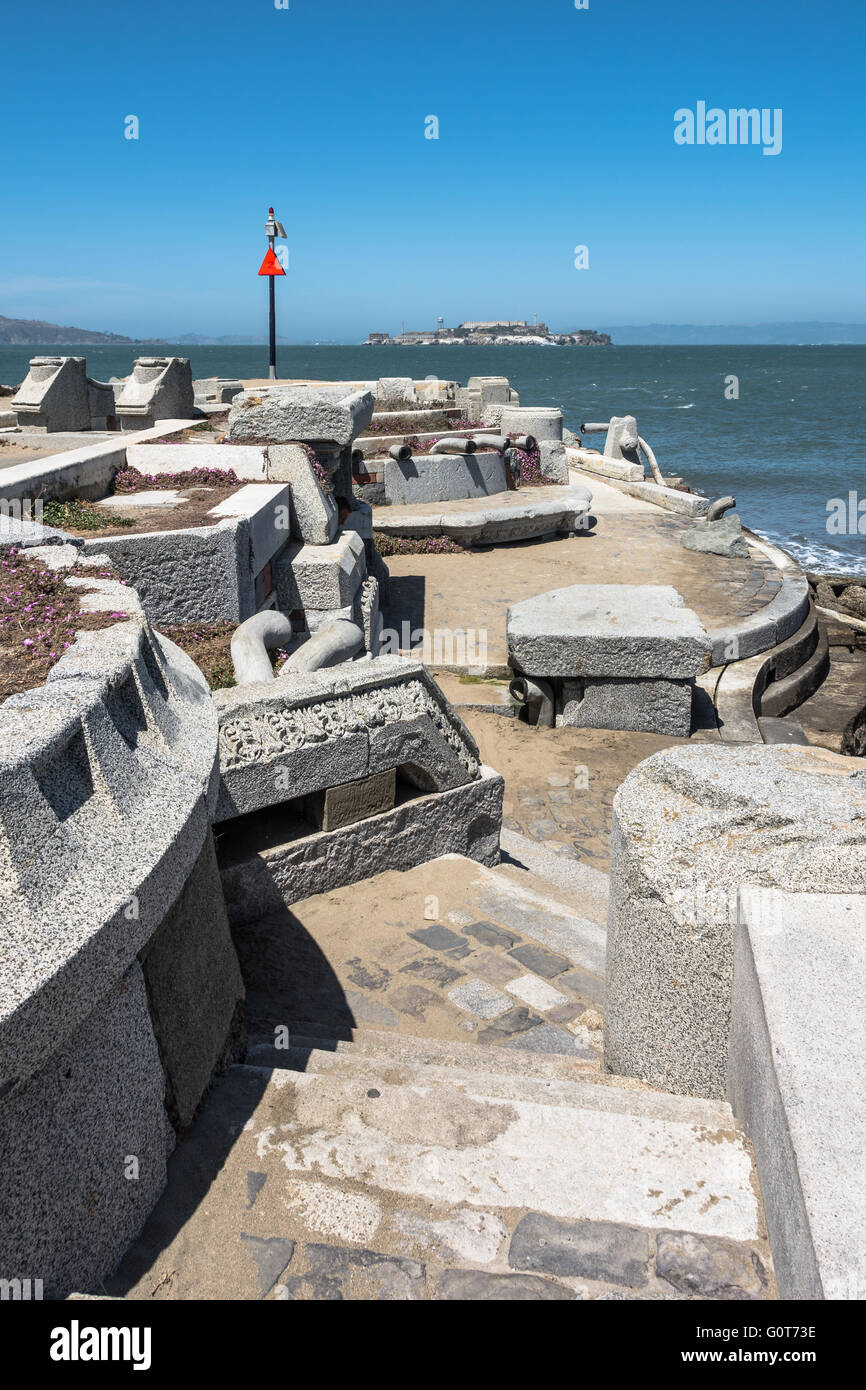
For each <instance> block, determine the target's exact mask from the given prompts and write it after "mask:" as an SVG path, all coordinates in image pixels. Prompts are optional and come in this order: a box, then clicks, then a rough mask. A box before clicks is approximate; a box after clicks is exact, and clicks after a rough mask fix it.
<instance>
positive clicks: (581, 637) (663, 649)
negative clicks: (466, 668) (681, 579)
mask: <svg viewBox="0 0 866 1390" xmlns="http://www.w3.org/2000/svg"><path fill="white" fill-rule="evenodd" d="M507 640H508V654H509V664H510V665H511V667H512V669H513V670H515V671H517V672H519V673H521V674H523V675H526V676H530V677H536V678H539V679H542V680H546V681H547V680H553V681H555V682H556V707H557V716H556V719H557V723H558V724H569V725H574V726H576V727H578V728H596V729H633V730H644V731H647V732H650V733H663V734H664V733H667V734H678V735H683V736H687V735H688V733H689V730H690V724H691V704H692V688H693V686H694V681H695V677H696V676H697V675H699V674H700V673H701V672H702V671H704V670H705V669H706V667H707V665H708V663H709V657H710V650H711V648H710V640H709V638H708V637H707V634H706V632H705V631H704V629H703V626H702V624H701V621H700V619H699V618H698V616H697V614H696V613H693V612H692V611H691V609H689V608H686V606H685V604H684V602H683V599H682V597H681V596H680V595H679V594H678V593H677V592H676V590H675V589H672V588H670V587H669V586H666V585H655V584H573V585H570V586H569V587H568V588H565V589H553V590H550V591H549V592H548V593H546V594H539V595H537V596H536V597H534V598H529V599H524V600H523V601H522V602H520V603H516V604H513V605H512V607H511V608H509V610H508V618H507Z"/></svg>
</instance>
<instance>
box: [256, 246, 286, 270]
mask: <svg viewBox="0 0 866 1390" xmlns="http://www.w3.org/2000/svg"><path fill="white" fill-rule="evenodd" d="M285 273H286V272H285V271H284V270H283V267H282V266H281V265H280V263H279V261H278V260H277V258H276V256H275V255H274V250H273V247H272V246H269V247H268V254H267V255H266V256H265V259H264V260H263V261H262V264H261V268H260V270H259V275H285Z"/></svg>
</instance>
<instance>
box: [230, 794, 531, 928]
mask: <svg viewBox="0 0 866 1390" xmlns="http://www.w3.org/2000/svg"><path fill="white" fill-rule="evenodd" d="M502 785H503V784H502V778H501V777H500V776H499V773H498V772H494V771H493V770H492V769H491V768H486V767H482V768H481V770H480V774H479V776H478V777H476V778H475V779H474V780H473V781H470V782H465V783H463V784H462V785H460V786H457V787H452V788H448V789H447V790H444V791H438V792H432V793H429V794H426V795H424V794H422V795H418V796H415V797H413V798H411V799H410V800H403V801H402V802H401V804H400V805H398V806H397V807H396V808H395V809H394V810H393V811H386V812H383V813H382V814H380V815H374V816H369V817H368V818H367V819H365V820H361V821H357V822H356V823H355V824H353V825H350V826H346V827H345V828H344V829H342V830H332V831H324V830H323V831H319V832H312V833H303V831H304V830H306V831H307V832H311V830H312V827H310V826H305V827H303V830H302V831H301V833H300V834H298V836H297V838H295V839H292V840H286V842H285V843H284V844H278V845H276V846H274V847H273V848H269V849H264V850H262V852H261V853H259V854H256V853H255V852H254V850H253V843H254V840H253V833H254V832H253V833H247V834H244V835H243V838H242V839H241V840H240V841H239V842H238V843H237V844H236V845H235V846H234V847H232V848H231V849H229V848H227V849H226V850H224V851H223V857H222V864H223V869H222V882H223V890H224V892H225V895H226V902H227V904H228V908H229V914H230V917H231V920H232V922H233V923H234V922H235V921H236V920H237V918H238V915H239V914H247V915H248V914H249V912H250V910H251V908H252V910H254V911H257V912H267V911H272V912H273V911H279V910H280V909H282V908H285V907H287V906H290V905H291V904H292V903H294V902H297V901H298V899H299V898H303V897H307V896H308V895H309V894H311V893H314V892H319V891H332V890H333V889H335V888H343V887H345V886H346V885H347V884H351V883H357V882H358V881H359V880H361V879H365V878H369V877H370V875H371V874H377V873H382V872H384V870H385V869H390V868H398V869H404V870H405V869H411V868H413V867H414V866H415V865H416V864H423V863H425V862H426V861H427V860H429V859H436V858H438V857H439V856H440V855H443V854H462V855H465V856H466V858H468V859H475V860H477V861H478V862H479V863H481V864H496V863H497V862H498V860H499V828H500V826H501V824H502ZM274 821H275V826H278V825H279V820H278V818H276V817H275V818H274ZM230 856H231V859H230ZM244 856H246V857H244ZM252 905H255V906H254V907H252Z"/></svg>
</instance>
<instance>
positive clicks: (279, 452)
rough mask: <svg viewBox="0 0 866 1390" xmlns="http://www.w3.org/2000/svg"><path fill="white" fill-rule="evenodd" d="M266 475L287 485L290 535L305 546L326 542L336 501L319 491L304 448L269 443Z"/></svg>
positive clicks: (335, 520) (333, 529)
mask: <svg viewBox="0 0 866 1390" xmlns="http://www.w3.org/2000/svg"><path fill="white" fill-rule="evenodd" d="M268 477H269V478H270V479H271V480H272V481H275V482H286V483H288V484H289V486H290V488H291V491H292V518H291V532H292V535H293V536H294V537H295V538H296V539H297V540H301V541H306V542H307V544H308V545H329V544H330V542H331V541H332V540H333V539H334V537H335V536H336V534H337V528H338V526H339V520H338V514H337V504H336V502H335V501H334V498H333V496H332V495H331V494H330V493H326V492H323V491H322V488H321V487H320V485H319V482H318V479H317V478H316V475H315V473H314V472H313V466H312V463H311V461H310V459H309V457H308V455H307V452H306V450H305V449H302V448H301V447H300V445H298V444H272V445H271V447H270V448H269V449H268Z"/></svg>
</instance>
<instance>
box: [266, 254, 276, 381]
mask: <svg viewBox="0 0 866 1390" xmlns="http://www.w3.org/2000/svg"><path fill="white" fill-rule="evenodd" d="M273 245H274V244H273V242H271V249H272V250H273ZM268 327H269V330H270V356H269V358H268V376H269V377H270V379H271V381H276V379H277V311H276V306H275V302H274V277H273V275H269V276H268Z"/></svg>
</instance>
